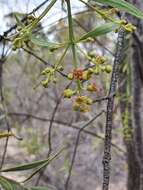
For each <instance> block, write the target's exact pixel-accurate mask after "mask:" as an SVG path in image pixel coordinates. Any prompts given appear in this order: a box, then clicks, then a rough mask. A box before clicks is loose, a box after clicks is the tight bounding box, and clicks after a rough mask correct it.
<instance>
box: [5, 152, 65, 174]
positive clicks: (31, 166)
mask: <svg viewBox="0 0 143 190" xmlns="http://www.w3.org/2000/svg"><path fill="white" fill-rule="evenodd" d="M62 151H63V149H61V150H60V151H59V152H58V153H56V154H55V155H53V156H50V157H49V158H48V159H45V160H40V161H36V162H32V163H30V164H22V165H20V166H16V167H12V168H7V169H2V170H1V172H17V171H24V170H31V169H34V168H37V167H39V166H41V165H43V164H44V165H48V164H49V163H50V162H51V161H52V160H53V159H55V158H56V157H57V156H59V154H60V153H61V152H62Z"/></svg>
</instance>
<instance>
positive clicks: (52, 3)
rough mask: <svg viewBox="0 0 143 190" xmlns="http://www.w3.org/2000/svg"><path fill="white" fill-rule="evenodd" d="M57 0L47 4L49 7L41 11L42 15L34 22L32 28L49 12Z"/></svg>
mask: <svg viewBox="0 0 143 190" xmlns="http://www.w3.org/2000/svg"><path fill="white" fill-rule="evenodd" d="M56 1H57V0H52V1H51V3H50V4H49V5H48V6H47V8H46V9H45V10H44V11H43V12H42V13H41V15H40V16H39V17H38V18H37V19H36V20H35V22H33V24H32V28H34V27H35V26H36V25H37V24H38V23H39V21H40V20H41V19H42V18H43V17H44V16H45V15H46V14H47V13H48V12H49V10H50V9H51V8H52V7H53V5H54V4H55V3H56Z"/></svg>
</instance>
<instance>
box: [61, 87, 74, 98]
mask: <svg viewBox="0 0 143 190" xmlns="http://www.w3.org/2000/svg"><path fill="white" fill-rule="evenodd" d="M74 93H75V92H74V91H73V90H71V89H66V90H64V93H63V95H64V98H71V97H72V96H73V95H74Z"/></svg>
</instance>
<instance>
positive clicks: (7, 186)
mask: <svg viewBox="0 0 143 190" xmlns="http://www.w3.org/2000/svg"><path fill="white" fill-rule="evenodd" d="M0 185H1V187H2V188H3V189H4V190H14V189H13V186H12V185H11V183H10V182H9V180H8V179H6V178H5V177H3V176H0Z"/></svg>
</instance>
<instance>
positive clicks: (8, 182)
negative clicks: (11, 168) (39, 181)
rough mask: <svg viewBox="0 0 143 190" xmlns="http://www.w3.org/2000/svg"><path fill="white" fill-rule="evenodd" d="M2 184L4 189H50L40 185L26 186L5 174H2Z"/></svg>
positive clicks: (0, 184)
mask: <svg viewBox="0 0 143 190" xmlns="http://www.w3.org/2000/svg"><path fill="white" fill-rule="evenodd" d="M0 186H1V187H2V188H3V190H50V188H48V187H40V186H36V187H34V186H32V187H25V186H23V185H21V184H20V183H18V182H16V181H14V180H12V179H9V178H6V177H4V176H0Z"/></svg>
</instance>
